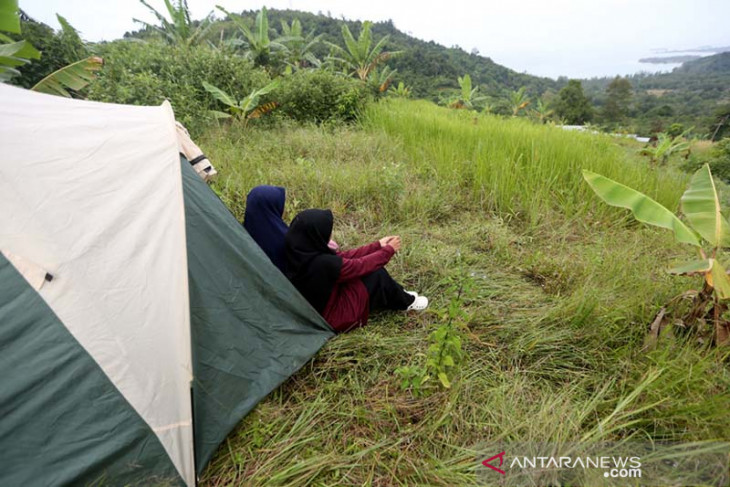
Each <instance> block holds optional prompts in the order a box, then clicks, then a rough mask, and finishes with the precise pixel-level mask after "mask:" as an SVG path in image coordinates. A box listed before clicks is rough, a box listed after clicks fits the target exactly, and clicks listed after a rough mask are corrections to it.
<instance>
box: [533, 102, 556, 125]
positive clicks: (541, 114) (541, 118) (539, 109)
mask: <svg viewBox="0 0 730 487" xmlns="http://www.w3.org/2000/svg"><path fill="white" fill-rule="evenodd" d="M553 113H554V110H551V109H550V108H548V104H547V103H545V102H544V101H543V100H542V98H539V99H538V100H537V104H536V105H535V108H533V109H532V116H533V117H534V118H535V120H537V122H538V123H541V124H543V123H545V122H547V121H548V119H549V118H550V117H551V116H552V115H553Z"/></svg>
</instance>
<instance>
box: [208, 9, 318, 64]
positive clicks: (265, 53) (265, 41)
mask: <svg viewBox="0 0 730 487" xmlns="http://www.w3.org/2000/svg"><path fill="white" fill-rule="evenodd" d="M217 8H218V10H220V11H221V12H223V13H225V14H226V15H227V16H228V19H230V20H231V21H233V23H234V24H235V25H236V27H238V29H239V31H240V32H241V33H243V36H244V46H245V51H244V52H245V56H246V58H247V59H250V60H251V61H253V63H254V64H255V65H256V66H268V65H271V64H275V63H274V62H273V61H274V59H273V56H274V54H275V53H278V52H282V51H286V50H287V49H286V46H285V45H284V44H283V43H282V42H281V41H280V40H279V39H277V40H271V38H270V36H269V17H268V15H267V14H266V7H262V8H261V10H260V11H259V12H258V13H257V14H256V20H255V21H254V29H255V30H251V29H250V28H249V26H248V25H247V23H246V20H245V19H244V18H242V17H241V16H240V15H236V14H232V13H230V12H229V11H228V10H226V9H224V8H223V7H221V6H220V5H218V6H217ZM310 47H311V46H310Z"/></svg>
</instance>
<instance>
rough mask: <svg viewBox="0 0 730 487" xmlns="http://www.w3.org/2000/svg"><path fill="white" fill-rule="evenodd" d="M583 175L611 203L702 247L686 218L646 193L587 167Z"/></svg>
mask: <svg viewBox="0 0 730 487" xmlns="http://www.w3.org/2000/svg"><path fill="white" fill-rule="evenodd" d="M583 178H585V180H586V182H587V183H588V184H589V185H590V187H591V188H592V189H593V191H595V193H596V194H597V195H598V197H599V198H601V199H602V200H603V201H605V202H606V203H608V204H609V205H611V206H618V207H621V208H627V209H629V210H631V212H632V213H633V214H634V217H636V219H637V220H639V221H640V222H643V223H647V224H649V225H654V226H657V227H661V228H667V229H669V230H673V231H674V238H675V239H676V240H677V242H682V243H688V244H691V245H695V246H697V247H699V246H700V242H699V240H698V239H697V236H696V235H695V233H694V232H693V231H692V230H690V229H689V228H688V227H687V226H686V225H685V224H684V223H682V220H680V219H679V218H677V216H676V215H675V214H674V213H672V212H671V211H669V210H668V209H666V208H665V207H664V206H662V205H660V204H659V203H657V202H656V201H654V200H653V199H651V198H649V197H648V196H646V195H645V194H643V193H640V192H638V191H636V190H634V189H631V188H629V187H628V186H624V185H623V184H621V183H617V182H616V181H614V180H612V179H609V178H607V177H605V176H601V175H600V174H596V173H594V172H591V171H587V170H583Z"/></svg>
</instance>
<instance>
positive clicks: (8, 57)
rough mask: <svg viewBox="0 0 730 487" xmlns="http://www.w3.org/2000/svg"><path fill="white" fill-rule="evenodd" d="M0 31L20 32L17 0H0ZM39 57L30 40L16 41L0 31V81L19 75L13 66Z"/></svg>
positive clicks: (39, 54) (15, 66)
mask: <svg viewBox="0 0 730 487" xmlns="http://www.w3.org/2000/svg"><path fill="white" fill-rule="evenodd" d="M0 31H4V32H9V33H11V34H20V16H19V15H18V1H17V0H0ZM40 57H41V53H40V52H39V51H38V50H37V49H36V48H35V47H33V45H32V44H31V43H30V42H28V41H24V40H23V41H17V42H16V41H14V40H13V39H11V38H10V37H8V36H7V35H5V34H3V33H2V32H0V83H3V82H6V81H8V80H9V79H10V78H12V77H13V76H16V75H19V74H20V72H19V71H18V70H17V69H15V68H17V67H19V66H22V65H24V64H26V63H29V62H30V61H31V60H32V59H40Z"/></svg>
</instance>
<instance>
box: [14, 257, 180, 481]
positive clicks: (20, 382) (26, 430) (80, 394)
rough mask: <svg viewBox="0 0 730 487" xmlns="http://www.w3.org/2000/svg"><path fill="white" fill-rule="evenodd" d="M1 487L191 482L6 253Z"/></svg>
mask: <svg viewBox="0 0 730 487" xmlns="http://www.w3.org/2000/svg"><path fill="white" fill-rule="evenodd" d="M0 324H1V326H0V371H2V375H3V379H2V387H0V451H2V456H1V457H0V458H1V460H0V485H4V486H16V485H17V486H26V485H28V486H30V485H87V484H91V483H96V484H102V485H150V484H165V485H183V481H182V479H181V478H180V476H179V475H178V473H177V472H176V471H175V467H174V466H173V464H172V463H171V462H170V460H169V458H168V457H167V454H166V453H165V450H164V449H163V448H162V445H160V442H159V440H158V439H157V437H156V436H155V434H154V433H153V432H152V430H151V429H150V428H149V426H148V425H147V424H146V423H145V422H144V421H143V420H142V418H140V417H139V415H138V414H137V413H136V412H135V411H134V409H132V407H131V406H130V405H129V404H128V403H127V401H126V400H125V399H124V397H123V396H122V395H121V394H120V393H119V391H118V390H117V389H116V388H115V387H114V385H113V384H112V383H111V382H110V381H109V379H108V378H107V377H106V376H105V375H104V373H103V372H102V370H101V369H100V368H99V366H98V365H97V364H96V362H94V360H93V359H92V358H91V357H90V356H89V355H88V354H87V353H86V351H85V350H84V349H83V348H82V347H81V346H80V345H79V343H78V342H77V341H76V340H75V339H74V337H73V336H71V334H70V333H69V332H68V330H67V329H66V327H65V326H64V325H63V323H61V322H60V321H59V319H58V318H57V317H56V315H55V314H54V313H53V311H52V310H51V309H50V308H48V306H47V305H46V303H44V302H43V300H42V299H41V297H40V296H39V295H38V293H37V292H36V291H35V289H33V288H32V287H30V285H28V283H27V282H26V281H25V280H24V279H23V277H22V276H21V275H20V274H19V273H18V272H17V271H16V270H15V268H14V267H13V266H12V265H11V264H10V262H8V260H7V259H5V257H3V255H2V254H0Z"/></svg>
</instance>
